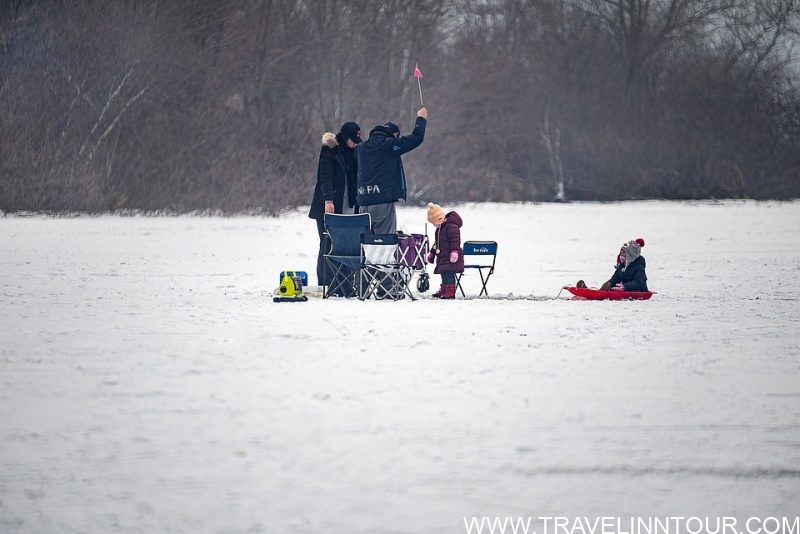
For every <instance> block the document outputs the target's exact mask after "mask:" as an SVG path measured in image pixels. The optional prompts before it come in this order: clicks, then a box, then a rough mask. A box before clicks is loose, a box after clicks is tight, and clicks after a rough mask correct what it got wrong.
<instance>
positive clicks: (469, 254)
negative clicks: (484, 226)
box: [456, 241, 497, 297]
mask: <svg viewBox="0 0 800 534" xmlns="http://www.w3.org/2000/svg"><path fill="white" fill-rule="evenodd" d="M467 259H469V260H470V263H467ZM496 259H497V241H467V242H466V243H464V272H463V273H458V276H457V277H456V283H457V284H458V289H459V290H460V291H461V296H462V297H465V296H466V295H464V288H463V287H461V277H462V276H464V274H466V272H467V269H477V270H478V273H479V274H480V276H481V292H480V293H478V296H479V297H480V296H481V295H486V296H488V295H489V292H488V291H487V290H486V284H487V283H488V282H489V277H490V276H492V274H494V263H495V260H496Z"/></svg>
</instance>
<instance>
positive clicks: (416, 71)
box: [414, 61, 422, 79]
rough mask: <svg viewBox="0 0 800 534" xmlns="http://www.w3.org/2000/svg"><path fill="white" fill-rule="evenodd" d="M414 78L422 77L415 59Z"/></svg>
mask: <svg viewBox="0 0 800 534" xmlns="http://www.w3.org/2000/svg"><path fill="white" fill-rule="evenodd" d="M414 78H417V79H419V78H422V71H421V70H419V61H417V64H416V65H414Z"/></svg>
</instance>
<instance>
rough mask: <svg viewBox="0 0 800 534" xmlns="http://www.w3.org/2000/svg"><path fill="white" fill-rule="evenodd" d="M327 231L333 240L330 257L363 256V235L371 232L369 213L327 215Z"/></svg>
mask: <svg viewBox="0 0 800 534" xmlns="http://www.w3.org/2000/svg"><path fill="white" fill-rule="evenodd" d="M324 224H325V231H326V232H328V235H329V236H330V238H331V250H330V251H329V252H328V255H330V256H355V257H358V256H361V235H362V234H365V233H367V232H369V228H370V225H371V224H372V223H371V220H370V216H369V213H358V214H355V215H341V214H337V213H326V214H325V217H324Z"/></svg>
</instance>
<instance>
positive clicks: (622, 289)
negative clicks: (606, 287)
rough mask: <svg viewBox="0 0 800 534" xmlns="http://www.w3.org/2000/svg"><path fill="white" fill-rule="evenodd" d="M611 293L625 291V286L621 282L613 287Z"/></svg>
mask: <svg viewBox="0 0 800 534" xmlns="http://www.w3.org/2000/svg"><path fill="white" fill-rule="evenodd" d="M611 291H625V286H623V285H622V282H620V283H619V284H617V285H615V286H614V287H612V288H611Z"/></svg>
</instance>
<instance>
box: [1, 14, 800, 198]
mask: <svg viewBox="0 0 800 534" xmlns="http://www.w3.org/2000/svg"><path fill="white" fill-rule="evenodd" d="M799 30H800V0H529V1H524V0H480V1H479V0H372V1H367V0H351V1H345V0H263V1H246V0H229V1H221V0H217V1H208V0H191V1H181V0H170V1H165V0H130V1H122V0H120V1H108V2H98V1H95V0H70V1H60V0H2V2H0V210H5V211H12V210H88V211H104V210H109V209H111V210H114V209H126V208H131V209H144V210H157V209H172V210H179V211H182V210H197V209H221V210H227V211H239V210H248V209H254V210H264V211H267V212H276V211H278V210H280V209H282V208H284V207H290V206H296V205H300V204H308V202H310V199H311V191H312V188H313V183H314V177H315V171H316V161H317V155H318V152H319V146H320V138H321V135H322V133H323V132H324V131H336V129H337V128H338V126H339V125H340V124H341V123H342V122H344V121H348V120H355V121H357V122H359V123H360V124H361V126H362V129H363V134H364V136H366V134H367V132H368V131H369V129H371V127H372V126H374V125H376V124H381V123H383V122H385V121H387V120H393V121H395V122H398V123H400V124H401V126H402V128H403V129H404V131H407V130H408V129H409V128H410V127H411V125H412V120H413V117H414V113H415V111H416V108H417V107H419V93H418V90H417V86H416V83H415V80H414V78H413V77H412V72H413V67H414V63H415V61H417V60H419V62H420V66H421V69H422V71H423V73H424V75H425V78H424V79H423V86H422V87H423V97H424V101H425V102H424V103H425V105H426V106H427V107H428V109H429V111H430V117H429V119H430V120H429V126H428V138H427V139H426V141H425V144H424V145H423V147H421V148H420V149H419V150H417V151H415V152H414V153H413V154H410V155H409V156H407V157H406V158H405V159H406V169H407V172H408V175H409V187H410V191H409V192H410V195H411V198H410V200H411V201H418V202H421V201H427V200H436V201H438V202H453V201H460V200H466V201H474V200H498V201H509V200H553V199H566V200H572V199H598V200H611V199H633V198H709V197H713V198H741V197H746V198H790V197H798V196H800V179H799V177H800V170H798V169H800V92H798V83H797V82H798V75H797V73H798V67H800V66H799V65H798V64H797V63H796V62H793V58H795V57H796V51H795V50H794V49H793V46H794V44H795V43H796V42H797V40H798V31H799Z"/></svg>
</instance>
